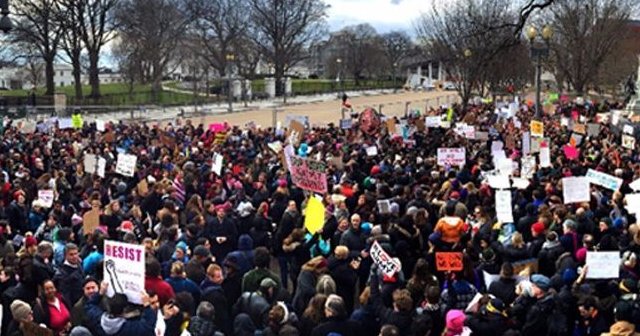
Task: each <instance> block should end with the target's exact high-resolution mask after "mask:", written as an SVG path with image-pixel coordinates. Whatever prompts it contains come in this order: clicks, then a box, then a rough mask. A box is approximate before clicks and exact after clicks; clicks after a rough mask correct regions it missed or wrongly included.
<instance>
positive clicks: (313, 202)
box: [304, 196, 324, 234]
mask: <svg viewBox="0 0 640 336" xmlns="http://www.w3.org/2000/svg"><path fill="white" fill-rule="evenodd" d="M323 226H324V205H323V204H322V201H321V200H319V199H318V198H317V197H315V196H312V197H311V198H309V202H308V203H307V208H306V209H305V212H304V227H305V228H307V230H308V231H309V232H310V233H311V234H315V233H316V232H318V231H319V230H320V229H322V227H323Z"/></svg>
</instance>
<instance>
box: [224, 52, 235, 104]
mask: <svg viewBox="0 0 640 336" xmlns="http://www.w3.org/2000/svg"><path fill="white" fill-rule="evenodd" d="M225 59H226V60H227V69H228V70H227V82H228V85H227V90H228V91H227V98H228V99H229V113H231V112H233V92H231V91H232V90H231V79H232V76H231V72H232V71H233V61H235V59H236V56H235V55H234V54H227V56H226V57H225Z"/></svg>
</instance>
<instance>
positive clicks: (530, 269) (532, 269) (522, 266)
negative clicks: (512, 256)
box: [513, 259, 538, 274]
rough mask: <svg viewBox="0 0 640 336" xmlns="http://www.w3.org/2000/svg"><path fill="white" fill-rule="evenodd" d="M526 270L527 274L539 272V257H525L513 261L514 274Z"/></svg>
mask: <svg viewBox="0 0 640 336" xmlns="http://www.w3.org/2000/svg"><path fill="white" fill-rule="evenodd" d="M522 271H526V273H527V274H534V273H538V259H525V260H522V261H517V262H514V263H513V274H520V273H521V272H522Z"/></svg>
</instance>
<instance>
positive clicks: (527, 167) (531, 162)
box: [520, 156, 536, 178]
mask: <svg viewBox="0 0 640 336" xmlns="http://www.w3.org/2000/svg"><path fill="white" fill-rule="evenodd" d="M535 173H536V158H535V157H534V156H525V157H523V158H522V167H521V168H520V176H522V177H525V178H533V174H535Z"/></svg>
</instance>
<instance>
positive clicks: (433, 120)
mask: <svg viewBox="0 0 640 336" xmlns="http://www.w3.org/2000/svg"><path fill="white" fill-rule="evenodd" d="M440 120H441V118H440V116H434V117H426V118H425V124H426V126H427V127H429V128H438V127H440Z"/></svg>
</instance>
